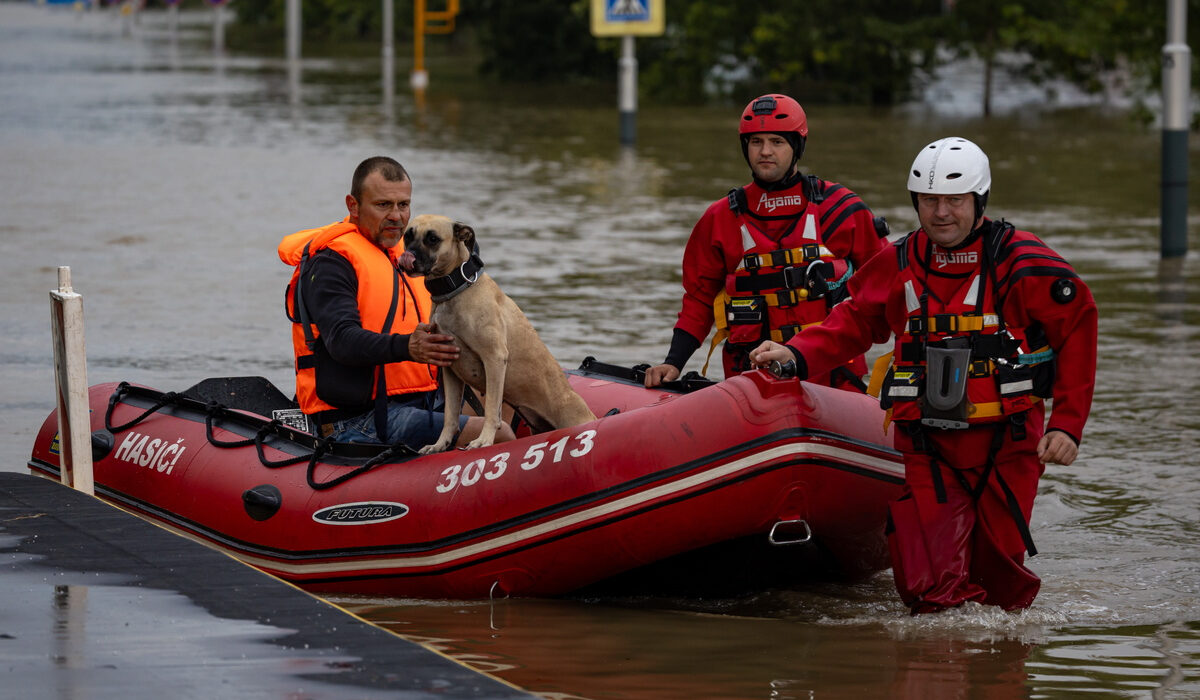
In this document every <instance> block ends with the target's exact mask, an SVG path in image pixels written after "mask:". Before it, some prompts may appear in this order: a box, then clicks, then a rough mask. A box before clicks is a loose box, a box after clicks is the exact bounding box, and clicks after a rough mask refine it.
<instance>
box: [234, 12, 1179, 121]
mask: <svg viewBox="0 0 1200 700" xmlns="http://www.w3.org/2000/svg"><path fill="white" fill-rule="evenodd" d="M412 1H413V0H397V2H396V13H397V14H396V16H397V24H396V30H397V32H396V33H397V36H398V37H400V38H401V39H402V40H403V39H405V38H408V37H411V30H410V29H409V23H407V22H404V21H403V20H402V19H401V18H404V17H408V16H411V12H412ZM434 5H436V6H438V7H441V6H442V5H441V3H440V2H436V1H434V2H431V9H435V8H434V7H433V6H434ZM590 7H591V2H590V0H461V8H462V13H461V14H460V16H459V22H458V25H459V28H460V30H465V31H467V32H469V33H470V34H469V35H470V36H471V39H472V40H473V41H474V42H476V43H477V44H478V50H479V53H480V56H481V70H482V71H483V72H484V73H485V74H487V75H490V76H493V77H495V78H498V79H501V80H523V81H529V80H536V81H560V80H577V79H580V78H605V79H609V78H611V77H612V76H613V75H614V74H615V69H616V66H617V53H618V45H619V44H618V42H617V41H615V40H613V39H596V38H595V37H593V36H592V35H591V32H590V26H589V25H590V15H589V13H590ZM666 7H667V13H666V14H667V29H666V34H665V35H664V36H662V37H653V38H639V39H638V41H637V47H638V62H639V83H640V85H641V87H642V89H643V90H645V91H647V92H651V93H653V94H654V95H655V100H656V101H658V102H664V101H700V100H705V99H709V98H712V97H714V96H715V97H723V96H727V95H729V94H732V93H734V92H737V93H739V94H743V95H744V94H746V93H752V92H756V91H766V90H782V91H787V92H791V93H793V94H796V95H798V96H800V97H802V98H803V99H804V100H805V101H809V102H812V101H839V102H860V103H871V104H892V103H895V102H898V101H901V100H903V99H905V98H906V97H908V96H909V95H910V94H911V91H912V85H913V77H914V76H915V75H919V74H920V73H921V71H929V70H932V69H933V68H935V67H936V66H937V65H938V62H939V61H944V60H947V58H948V57H955V56H976V57H979V58H980V59H982V60H983V61H984V63H985V65H986V66H988V67H989V68H990V67H991V66H992V65H993V64H994V63H995V61H996V60H997V59H998V58H999V57H1012V56H1017V57H1020V60H1019V61H1017V62H1013V61H1008V62H1006V64H1005V68H1006V69H1007V70H1016V71H1019V72H1020V73H1022V74H1023V75H1024V76H1026V77H1028V78H1030V79H1032V80H1034V81H1038V82H1047V81H1049V80H1051V79H1055V78H1061V79H1065V80H1067V81H1070V82H1071V83H1074V84H1076V85H1079V86H1081V87H1083V88H1084V89H1087V90H1092V91H1098V90H1101V89H1104V88H1105V87H1106V86H1108V87H1111V86H1112V78H1113V76H1122V77H1124V78H1125V79H1126V81H1127V87H1128V89H1129V90H1130V91H1131V92H1136V91H1137V89H1139V88H1140V89H1143V90H1145V89H1147V88H1149V89H1153V86H1154V83H1155V80H1156V78H1157V76H1158V75H1159V71H1160V70H1161V52H1162V45H1163V43H1164V42H1165V39H1166V29H1165V24H1166V6H1165V3H1164V2H1162V0H1158V1H1157V2H1156V1H1154V0H1150V1H1149V2H1147V1H1146V0H1055V2H1046V1H1045V0H773V2H769V3H741V2H730V1H729V0H666ZM236 8H237V18H238V19H237V21H238V22H239V23H240V24H242V25H245V26H258V27H270V28H273V29H275V28H277V29H278V30H279V31H280V32H282V27H283V24H284V12H285V0H236ZM1188 9H1189V14H1190V15H1191V17H1193V18H1197V17H1200V0H1188ZM303 14H304V28H305V37H306V38H319V39H333V40H338V41H341V40H348V39H374V38H376V37H377V36H378V26H379V22H380V16H381V9H380V2H379V0H304V9H303ZM1198 28H1200V22H1197V21H1196V20H1195V19H1193V21H1192V23H1191V27H1190V28H1189V30H1190V34H1189V37H1188V41H1189V43H1190V44H1191V45H1192V46H1193V47H1195V46H1197V42H1198V40H1200V29H1198ZM1192 79H1193V84H1197V83H1200V71H1192Z"/></svg>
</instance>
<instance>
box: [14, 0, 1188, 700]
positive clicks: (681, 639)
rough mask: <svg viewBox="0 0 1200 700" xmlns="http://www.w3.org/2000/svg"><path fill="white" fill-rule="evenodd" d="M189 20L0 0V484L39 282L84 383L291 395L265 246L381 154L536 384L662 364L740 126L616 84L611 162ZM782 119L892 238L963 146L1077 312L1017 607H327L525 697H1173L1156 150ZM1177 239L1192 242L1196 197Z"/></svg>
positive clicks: (1169, 463) (32, 420)
mask: <svg viewBox="0 0 1200 700" xmlns="http://www.w3.org/2000/svg"><path fill="white" fill-rule="evenodd" d="M209 15H210V13H207V12H196V13H185V14H184V15H183V17H182V21H181V23H180V27H179V29H178V31H177V32H172V31H170V29H169V25H168V23H167V20H166V16H165V15H164V14H162V13H157V14H155V13H145V14H144V15H143V16H142V17H141V18H140V20H139V21H138V22H137V23H136V24H134V25H131V26H130V27H128V29H127V28H126V27H125V26H124V25H123V24H122V20H121V18H120V16H119V15H118V14H117V13H115V12H106V13H95V14H89V13H76V12H71V11H58V12H56V11H53V10H51V9H49V8H44V7H36V6H34V5H30V4H23V3H3V4H0V95H3V96H4V99H2V100H0V202H2V205H3V206H2V209H0V211H3V213H4V217H3V220H2V221H0V240H3V242H4V252H3V256H2V257H0V270H2V274H0V289H2V294H0V320H2V322H3V329H4V340H3V343H0V387H2V389H0V410H3V415H4V418H5V420H4V423H3V426H2V427H0V455H2V456H3V461H2V462H0V465H2V466H0V468H2V469H6V470H12V471H22V470H24V468H25V466H24V465H25V461H26V459H27V458H28V456H29V451H30V447H31V445H32V441H33V436H34V434H35V432H36V430H37V429H38V427H39V426H40V425H41V423H42V421H43V420H44V419H45V418H46V416H47V415H48V414H49V413H50V412H51V411H52V410H53V408H54V400H53V378H52V374H51V364H52V353H51V347H50V342H49V311H48V304H49V302H48V292H49V290H50V289H52V288H53V287H55V286H56V285H57V278H56V274H55V270H56V268H57V266H59V265H69V266H70V267H71V269H72V277H73V282H74V286H75V289H76V291H78V292H80V293H81V294H83V295H84V308H85V314H86V324H87V350H88V361H89V364H88V372H89V381H90V382H91V383H99V382H107V381H119V380H129V381H136V382H141V383H144V384H148V385H150V386H154V387H156V388H159V389H163V390H178V389H183V388H186V387H187V386H190V385H191V384H193V383H195V381H197V380H198V379H200V378H203V377H210V376H231V375H262V376H265V377H267V378H269V379H271V380H272V381H274V382H275V383H276V384H277V385H279V386H280V387H281V388H283V389H284V391H285V392H288V393H290V391H291V387H292V378H291V369H290V367H291V356H290V350H289V348H290V344H289V343H290V341H289V337H288V326H287V322H286V320H285V318H284V316H283V313H282V306H281V305H282V299H283V287H284V284H285V283H286V280H287V276H288V274H289V270H288V269H287V268H285V267H284V266H283V265H282V264H281V263H280V262H279V260H278V258H277V257H276V254H275V246H276V244H277V243H278V241H279V239H280V238H281V237H282V236H283V235H285V234H287V233H290V232H292V231H295V230H298V229H300V228H307V227H312V226H316V225H321V224H324V223H328V222H331V221H333V220H335V219H338V218H340V217H341V216H342V215H343V214H344V205H343V203H342V200H343V197H344V194H345V192H346V191H347V189H348V180H349V175H350V172H351V170H352V169H353V167H354V165H355V164H357V163H358V161H359V160H361V159H362V158H364V157H366V156H368V155H374V154H376V153H384V154H390V155H394V156H395V157H397V158H398V159H400V160H401V161H402V162H403V163H405V165H406V166H407V167H408V168H409V169H410V171H411V172H412V175H413V178H414V182H415V191H414V211H415V212H417V213H422V212H425V213H444V214H448V215H450V216H453V217H455V218H458V219H462V220H464V221H469V222H472V223H473V224H474V225H475V228H476V230H477V232H478V233H479V235H480V240H481V244H482V246H483V250H484V253H485V257H486V259H487V261H488V265H489V269H490V272H491V274H492V275H493V277H495V278H496V279H497V281H498V282H499V283H500V284H501V285H502V286H503V287H504V288H505V289H506V291H508V293H509V294H510V295H511V296H513V297H514V299H516V300H517V302H518V303H519V304H520V305H521V306H522V307H523V308H524V309H525V311H526V312H527V314H528V315H529V316H530V318H531V320H532V321H533V323H534V325H535V326H536V327H537V329H538V331H539V333H540V334H541V336H542V338H543V339H544V340H545V342H546V343H547V345H548V346H549V347H550V349H551V351H552V352H553V353H554V355H555V356H556V357H557V358H558V359H559V361H560V362H561V363H562V364H563V365H565V366H575V365H577V364H578V363H579V362H580V361H581V360H582V359H583V358H584V357H586V356H588V355H593V356H596V357H597V358H599V359H601V360H604V361H607V362H613V363H619V364H635V363H639V362H650V361H658V360H659V359H660V358H661V357H662V355H663V353H664V351H665V349H666V345H667V343H668V340H669V337H670V328H671V326H672V324H673V322H674V316H675V313H676V312H677V310H678V296H679V259H680V256H681V253H682V249H683V244H684V242H685V241H686V238H687V235H688V232H689V230H690V228H691V225H692V223H693V222H694V220H695V219H696V217H697V216H699V214H700V212H701V211H702V210H703V208H704V206H705V205H706V204H707V203H708V202H709V201H711V200H713V199H716V198H718V197H721V196H722V195H723V194H724V193H725V192H726V191H727V190H728V189H729V188H730V187H732V186H734V185H736V184H740V183H741V182H743V181H744V180H745V178H746V167H745V164H744V163H743V162H742V161H741V159H740V154H739V151H738V147H737V142H736V139H735V137H734V135H733V126H732V124H733V119H732V118H731V115H733V114H734V113H735V112H736V110H737V107H736V106H729V107H723V108H721V107H712V108H666V107H659V106H656V105H654V103H653V100H652V99H649V98H647V97H643V99H642V101H641V108H642V111H641V113H640V114H639V116H638V142H637V145H636V146H635V147H633V148H621V147H620V146H618V145H617V116H616V113H615V94H613V92H612V91H610V90H604V89H601V90H595V89H571V88H564V87H547V86H525V87H512V86H500V85H492V84H489V83H487V82H485V81H480V80H478V79H477V78H474V77H472V76H471V75H470V74H469V72H467V71H465V70H463V69H462V68H461V67H459V66H455V65H454V64H453V63H452V62H448V63H446V64H445V66H444V67H442V68H439V64H436V63H435V64H433V65H432V66H431V70H432V76H431V77H432V85H431V87H430V89H429V91H428V93H427V94H425V95H423V96H421V97H420V99H418V97H417V96H415V95H413V94H412V93H411V92H410V91H409V90H408V89H407V87H406V78H405V76H406V70H407V63H406V62H405V60H404V59H403V58H402V59H401V61H400V62H399V70H398V71H397V74H398V77H397V86H396V88H395V89H394V90H391V91H389V90H384V89H382V87H381V81H380V66H379V62H378V61H377V60H372V59H363V58H354V59H324V58H323V59H305V61H304V62H303V63H302V64H301V65H300V66H288V65H287V64H286V62H285V61H283V60H282V59H281V58H279V57H278V56H273V55H254V54H248V53H243V52H237V51H236V50H231V51H230V52H228V53H226V54H223V55H216V54H214V53H213V50H212V42H211V34H210V33H209V31H210V30H209V27H208V25H207V24H206V22H207V21H208V19H209ZM234 48H235V47H234ZM401 48H402V50H401V51H400V53H401V54H403V53H404V50H403V49H404V47H401ZM439 70H441V71H442V72H441V73H439ZM945 89H946V90H949V91H951V92H953V91H954V90H955V89H956V88H955V86H954V85H953V84H951V85H949V86H947V87H946V88H945ZM962 89H963V90H967V89H970V86H964V87H963V88H962ZM933 94H936V93H933ZM809 113H810V114H809V118H810V125H811V129H812V133H811V136H810V141H809V148H808V151H807V153H806V155H805V162H806V163H807V164H808V166H809V168H810V169H811V170H812V171H813V172H817V173H818V174H820V175H822V176H823V177H826V178H829V179H834V180H838V181H842V182H845V183H847V184H848V185H850V186H851V187H852V188H853V189H855V190H856V191H858V192H859V193H860V194H861V195H862V196H863V198H864V199H865V200H866V201H867V202H868V203H869V204H870V205H871V206H872V208H873V209H875V210H876V212H877V213H879V214H884V215H886V216H887V217H888V218H889V220H890V221H891V224H892V227H893V230H894V231H896V232H902V231H907V230H908V229H909V228H911V227H912V226H913V225H914V224H915V217H914V215H913V212H912V210H911V207H910V205H909V202H908V196H907V193H906V192H905V190H904V189H903V188H904V173H905V171H906V169H907V166H908V163H909V162H910V161H911V158H912V154H913V153H915V152H916V150H917V149H918V148H920V146H922V145H924V144H925V143H927V142H929V141H931V140H933V139H934V138H938V137H940V136H944V135H950V134H957V135H962V136H966V137H968V138H972V139H973V140H975V141H977V142H978V143H980V144H981V145H982V146H983V147H984V148H985V150H987V151H988V152H989V153H990V154H991V157H992V166H993V172H994V186H993V195H992V199H991V203H990V212H991V213H992V214H994V215H997V216H1003V217H1005V218H1007V219H1008V220H1010V221H1013V222H1014V223H1016V224H1017V225H1019V226H1020V227H1022V228H1026V229H1029V230H1032V231H1035V232H1037V233H1039V234H1040V235H1041V236H1042V237H1043V238H1044V239H1045V240H1046V241H1047V242H1048V243H1050V245H1051V246H1053V247H1055V248H1056V249H1057V250H1059V251H1060V252H1061V253H1063V254H1064V255H1065V256H1066V257H1068V258H1069V259H1070V260H1071V261H1072V262H1073V263H1074V264H1075V266H1076V268H1077V269H1078V270H1079V272H1080V273H1081V275H1082V276H1083V277H1084V278H1085V279H1086V280H1087V282H1088V283H1089V284H1090V285H1091V287H1092V289H1093V290H1094V292H1095V295H1096V298H1097V300H1098V302H1099V305H1100V310H1101V321H1100V323H1101V327H1100V331H1101V338H1100V367H1099V374H1098V383H1097V391H1096V398H1095V405H1094V410H1093V414H1092V417H1091V420H1090V422H1089V424H1088V428H1087V432H1086V434H1085V436H1084V443H1083V446H1082V450H1081V454H1080V458H1079V460H1078V461H1077V462H1076V464H1074V465H1072V466H1071V467H1051V468H1050V469H1049V470H1048V471H1047V474H1046V477H1045V478H1044V480H1043V481H1042V485H1041V489H1040V495H1039V498H1038V501H1037V505H1036V507H1035V510H1034V515H1033V534H1034V536H1035V538H1036V539H1037V541H1038V545H1039V549H1040V550H1041V552H1042V553H1041V554H1039V555H1038V556H1037V557H1036V558H1034V559H1033V560H1032V563H1031V566H1032V567H1033V568H1034V570H1035V571H1037V573H1038V574H1039V575H1040V576H1041V577H1042V578H1043V589H1042V592H1041V595H1040V596H1039V597H1038V599H1037V602H1036V603H1035V605H1034V606H1033V608H1032V609H1030V610H1028V611H1026V612H1024V613H1021V614H1005V613H1000V612H997V611H994V610H989V609H981V608H968V609H963V610H957V611H952V612H950V613H947V614H943V615H939V616H933V617H924V618H918V619H912V618H909V617H907V616H906V615H905V614H904V610H903V608H902V606H901V605H900V603H899V602H898V600H897V599H896V596H895V593H894V591H893V590H892V586H891V581H890V577H889V574H888V573H887V572H883V573H880V574H879V575H877V576H875V577H872V578H870V579H868V580H867V581H864V582H859V583H854V584H839V583H830V582H813V583H809V584H800V585H797V586H795V587H792V588H788V589H786V590H768V591H760V592H756V593H753V594H747V595H744V596H737V597H733V598H719V599H688V600H672V599H670V598H632V599H631V598H599V599H586V600H577V599H568V600H504V601H494V602H488V601H482V602H444V601H410V600H398V599H384V600H362V599H343V600H338V601H337V602H339V603H341V604H342V605H344V606H345V607H348V608H349V609H351V610H353V611H354V612H356V613H357V614H359V615H361V616H363V617H365V618H367V619H369V620H372V621H374V622H377V623H378V624H381V625H384V626H386V627H388V628H389V629H392V630H394V631H396V632H397V633H399V634H402V635H404V636H406V637H409V638H412V639H417V640H420V641H422V642H424V643H426V644H428V645H430V646H431V647H434V648H436V649H439V650H441V651H442V652H443V653H446V654H449V655H451V656H453V657H455V658H458V659H460V660H461V661H463V662H464V663H467V664H469V665H472V666H474V667H477V668H479V669H481V670H484V671H486V672H488V673H492V674H494V675H496V676H499V677H501V678H504V679H505V680H508V681H510V682H512V683H516V684H518V685H520V686H522V687H525V688H527V689H529V690H531V691H534V692H536V693H539V694H542V695H544V696H545V697H561V698H568V697H582V698H680V697H689V698H801V697H803V698H840V697H855V698H857V697H905V698H974V697H987V698H993V697H994V698H1014V697H1031V698H1033V697H1037V698H1066V697H1077V696H1079V695H1081V694H1083V693H1091V694H1094V695H1096V696H1104V697H1130V698H1135V697H1150V698H1188V697H1200V668H1198V667H1200V546H1197V543H1196V538H1197V535H1198V533H1200V508H1198V506H1197V504H1198V503H1200V485H1198V484H1200V479H1197V478H1196V474H1197V466H1198V463H1200V458H1198V457H1197V444H1198V442H1200V440H1198V437H1200V398H1198V391H1200V352H1198V351H1200V343H1198V336H1200V311H1198V310H1197V306H1196V303H1195V302H1196V297H1197V294H1198V283H1200V272H1198V267H1197V263H1196V254H1195V253H1194V252H1193V253H1192V255H1191V256H1189V257H1188V258H1187V259H1186V260H1185V261H1183V262H1182V263H1181V264H1179V265H1176V266H1167V267H1163V266H1161V265H1160V263H1159V260H1158V246H1159V238H1158V236H1159V233H1158V224H1159V218H1158V217H1159V214H1158V210H1157V205H1158V182H1159V171H1158V154H1159V149H1160V145H1159V137H1158V132H1157V131H1155V130H1154V129H1153V128H1143V127H1140V126H1137V125H1134V124H1132V123H1131V122H1130V121H1129V120H1127V119H1126V118H1125V117H1124V116H1123V115H1122V114H1121V113H1119V112H1115V111H1112V110H1107V109H1105V108H1103V107H1102V106H1098V105H1095V104H1090V103H1089V104H1080V105H1077V106H1075V107H1068V108H1060V109H1057V110H1054V111H1049V110H1041V109H1037V108H1036V105H1029V106H1026V107H1022V108H1020V109H1011V110H1009V111H1008V112H1007V114H1006V115H1004V116H1000V117H998V118H993V119H992V120H990V121H982V120H979V119H977V118H975V117H972V116H964V115H963V114H962V113H961V110H957V111H956V110H948V109H942V108H941V107H939V106H938V105H936V104H915V105H908V106H905V107H902V108H896V109H893V110H888V111H883V112H879V111H871V110H866V109H859V108H845V107H825V106H819V105H813V106H811V107H810V108H809ZM1198 140H1200V139H1193V140H1192V158H1191V163H1192V173H1194V174H1195V173H1200V167H1198V166H1200V158H1197V152H1198V148H1197V141H1198ZM1197 189H1198V188H1197V187H1196V185H1195V184H1193V186H1192V191H1193V192H1195V191H1197ZM1192 201H1193V202H1195V201H1196V197H1195V196H1194V195H1193V197H1192ZM1189 235H1190V247H1191V249H1192V250H1193V251H1195V250H1196V249H1197V248H1198V247H1200V240H1198V238H1200V237H1198V236H1197V217H1196V214H1195V213H1194V210H1193V213H1192V216H1191V218H1190V234H1189ZM701 363H702V358H700V357H698V358H696V359H694V360H693V363H692V364H693V365H694V366H690V367H689V369H699V365H700V364H701ZM96 598H97V599H100V598H102V596H96Z"/></svg>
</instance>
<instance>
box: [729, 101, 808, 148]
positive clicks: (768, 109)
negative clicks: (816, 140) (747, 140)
mask: <svg viewBox="0 0 1200 700" xmlns="http://www.w3.org/2000/svg"><path fill="white" fill-rule="evenodd" d="M764 131H766V132H771V133H781V134H782V133H794V134H800V138H807V137H808V118H807V117H806V116H804V109H803V108H802V107H801V106H800V103H799V102H797V101H795V100H793V99H792V98H790V97H788V96H787V95H778V94H773V95H763V96H762V97H759V98H756V99H754V100H753V101H751V102H750V104H748V105H746V109H744V110H742V121H741V123H740V124H739V125H738V133H739V134H741V135H743V136H745V135H747V134H757V133H761V132H764Z"/></svg>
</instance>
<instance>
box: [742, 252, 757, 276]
mask: <svg viewBox="0 0 1200 700" xmlns="http://www.w3.org/2000/svg"><path fill="white" fill-rule="evenodd" d="M742 266H743V267H745V268H746V270H747V271H748V272H754V271H755V270H757V269H758V268H760V267H762V262H761V261H760V260H759V259H758V256H757V255H745V256H742Z"/></svg>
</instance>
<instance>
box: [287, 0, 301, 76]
mask: <svg viewBox="0 0 1200 700" xmlns="http://www.w3.org/2000/svg"><path fill="white" fill-rule="evenodd" d="M286 12H287V17H286V18H285V20H284V21H285V23H286V24H287V58H288V60H289V61H299V60H300V0H287V10H286Z"/></svg>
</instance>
